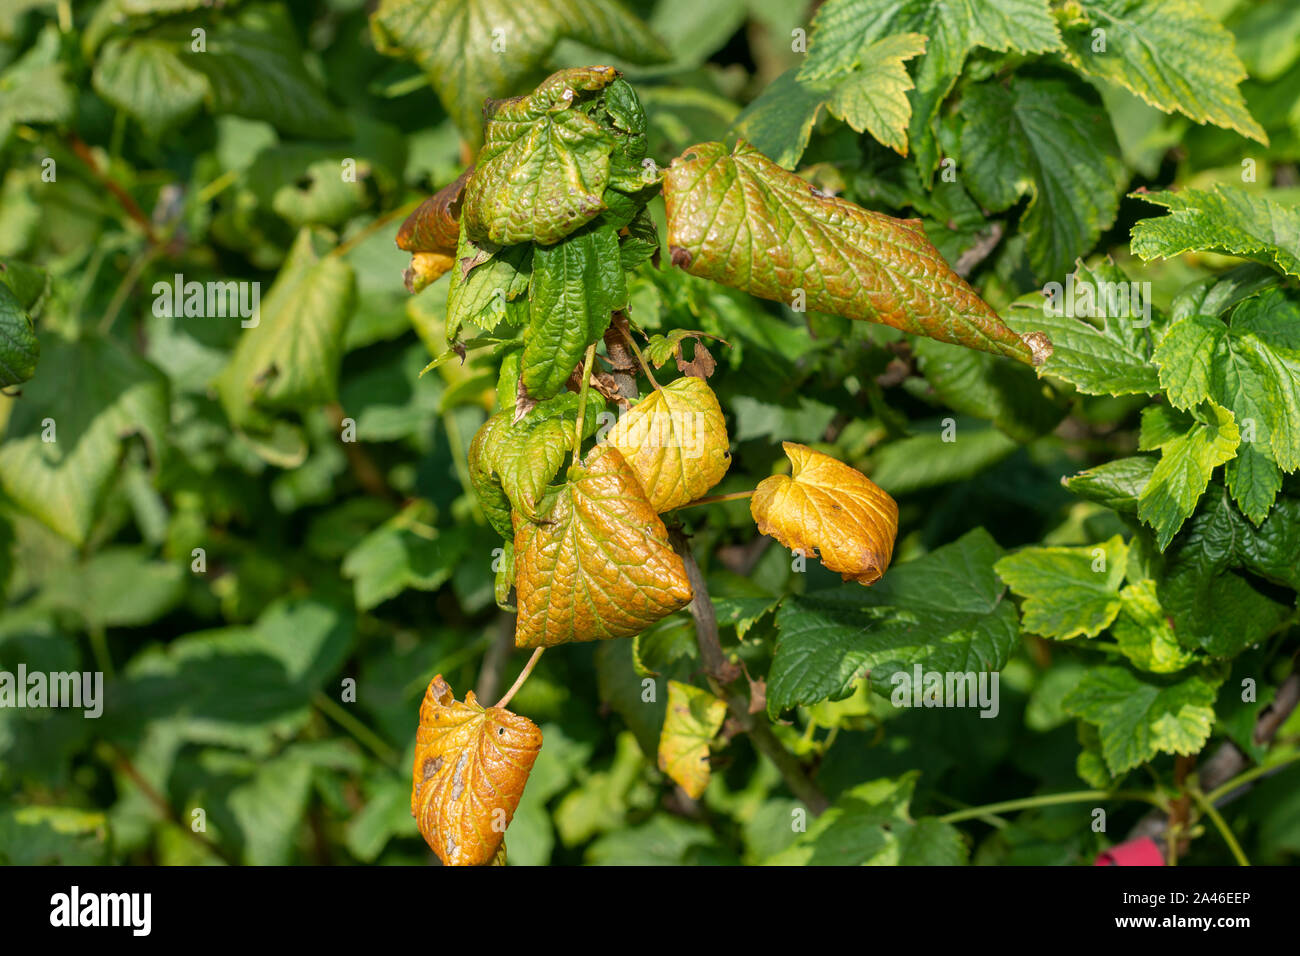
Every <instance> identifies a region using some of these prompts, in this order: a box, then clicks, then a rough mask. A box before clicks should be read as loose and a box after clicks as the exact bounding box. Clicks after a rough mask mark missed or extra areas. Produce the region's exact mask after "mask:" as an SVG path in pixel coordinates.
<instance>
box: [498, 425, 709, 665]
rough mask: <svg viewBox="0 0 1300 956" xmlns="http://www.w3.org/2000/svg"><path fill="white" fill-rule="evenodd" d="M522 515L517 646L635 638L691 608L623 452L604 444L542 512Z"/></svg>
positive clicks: (681, 572) (662, 531) (678, 564)
mask: <svg viewBox="0 0 1300 956" xmlns="http://www.w3.org/2000/svg"><path fill="white" fill-rule="evenodd" d="M538 510H539V513H540V515H541V523H539V524H534V523H533V522H531V521H528V520H527V519H526V518H522V517H520V516H519V515H515V519H514V520H515V588H516V591H517V592H518V600H519V619H518V622H517V624H516V630H515V644H516V645H517V646H519V647H549V646H551V645H554V644H565V643H568V642H570V641H592V640H604V639H607V638H613V637H630V636H631V635H633V634H636V633H637V632H639V631H642V630H644V629H645V628H647V627H648V626H650V625H651V624H653V623H654V622H655V621H657V620H659V619H660V618H662V617H665V616H667V615H668V614H671V613H672V612H673V611H676V610H677V609H678V608H682V607H685V606H686V605H687V604H688V603H689V602H690V600H691V593H692V592H691V586H690V582H689V581H688V580H687V578H686V568H685V566H684V565H683V564H682V559H681V558H680V557H678V555H677V554H676V552H674V551H673V549H672V546H671V545H670V544H669V543H668V531H667V529H666V528H665V527H664V523H663V521H661V520H660V519H659V515H657V514H656V513H655V510H654V507H653V506H652V505H651V504H650V502H649V501H648V500H647V499H646V497H645V493H644V492H643V491H642V490H641V484H640V482H639V481H638V480H637V477H636V474H635V473H634V472H633V471H632V469H631V468H629V467H628V465H627V462H625V461H624V460H623V456H622V455H621V454H619V452H618V449H616V448H614V447H613V446H612V445H606V444H602V445H598V446H597V447H596V448H594V449H593V450H592V451H591V453H590V454H589V455H588V456H587V458H586V460H585V461H584V462H583V463H582V464H581V465H576V466H574V467H573V468H571V469H570V472H569V479H568V481H567V482H566V483H565V484H564V485H563V486H562V487H561V488H559V489H556V490H553V491H551V492H550V493H549V494H548V496H547V500H545V501H544V502H543V504H542V506H541V507H540V508H539V509H538Z"/></svg>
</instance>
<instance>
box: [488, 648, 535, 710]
mask: <svg viewBox="0 0 1300 956" xmlns="http://www.w3.org/2000/svg"><path fill="white" fill-rule="evenodd" d="M544 650H546V648H544V647H539V648H538V649H537V650H535V651H533V656H532V657H530V658H528V663H527V664H525V665H524V669H523V670H521V671H520V672H519V676H518V677H516V678H515V682H514V683H513V684H511V685H510V689H509V690H508V691H506V693H505V696H504V697H502V698H501V699H500V700H499V701H497V702H496V706H497V707H504V706H505V705H506V704H508V703H510V701H511V699H512V698H513V697H514V696H515V694H517V693H519V688H521V687H523V686H524V681H526V680H528V675H529V674H531V673H532V672H533V668H534V667H536V666H537V661H538V659H539V658H540V657H541V656H542V651H544Z"/></svg>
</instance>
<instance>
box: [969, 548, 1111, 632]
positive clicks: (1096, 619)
mask: <svg viewBox="0 0 1300 956" xmlns="http://www.w3.org/2000/svg"><path fill="white" fill-rule="evenodd" d="M1127 561H1128V547H1127V546H1126V545H1125V544H1124V540H1123V539H1122V538H1121V537H1120V536H1119V535H1115V536H1114V537H1113V538H1111V539H1110V540H1109V541H1106V542H1104V543H1102V544H1099V545H1095V546H1090V547H1082V548H1025V549H1024V550H1022V551H1017V552H1016V553H1015V554H1010V555H1007V556H1006V557H1005V558H1003V559H1002V560H1000V561H999V562H998V563H997V564H996V565H994V568H993V569H994V570H995V571H997V573H998V576H999V577H1000V578H1002V580H1003V581H1005V582H1007V585H1008V586H1009V587H1010V588H1011V590H1012V591H1014V592H1015V593H1016V594H1018V595H1020V597H1021V598H1022V600H1023V604H1022V606H1021V625H1022V627H1023V628H1024V629H1025V630H1026V631H1028V632H1030V633H1031V634H1038V635H1040V636H1042V637H1050V638H1053V639H1055V640H1058V641H1063V640H1067V639H1069V638H1071V637H1079V636H1083V637H1096V636H1097V635H1098V634H1100V633H1101V632H1102V631H1103V630H1105V629H1106V628H1107V627H1109V626H1110V624H1111V622H1112V621H1114V620H1115V615H1116V614H1118V613H1119V610H1120V604H1121V602H1120V594H1119V588H1120V585H1121V584H1123V583H1124V568H1125V566H1126V562H1127Z"/></svg>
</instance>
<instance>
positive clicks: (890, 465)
mask: <svg viewBox="0 0 1300 956" xmlns="http://www.w3.org/2000/svg"><path fill="white" fill-rule="evenodd" d="M1018 447H1020V446H1019V445H1018V444H1017V443H1016V440H1015V439H1014V438H1009V437H1008V436H1007V435H1006V434H1005V433H1004V432H1002V431H999V430H998V429H996V428H990V427H989V426H987V425H984V424H983V423H980V422H971V421H970V420H969V419H956V420H955V429H954V431H953V433H952V436H951V439H950V440H948V439H945V430H938V431H934V432H930V433H927V434H920V435H913V436H910V437H908V438H903V439H900V440H899V441H896V442H891V443H889V444H888V445H885V446H884V447H883V448H881V449H880V451H879V452H878V453H877V454H876V467H875V470H874V471H872V473H871V480H872V481H874V482H875V483H876V484H878V485H880V487H881V488H884V489H885V490H886V491H888V492H889V493H890V494H891V495H905V494H908V493H909V492H913V491H918V490H920V489H922V488H932V487H934V486H936V485H943V484H947V483H948V482H953V481H964V480H966V479H968V478H973V477H974V476H975V475H978V474H979V473H980V472H982V471H984V470H985V469H987V468H991V467H992V466H993V465H996V464H997V463H998V462H1000V461H1002V460H1003V459H1004V458H1006V457H1007V456H1008V455H1010V454H1011V453H1012V452H1014V451H1015V450H1016V449H1017V448H1018Z"/></svg>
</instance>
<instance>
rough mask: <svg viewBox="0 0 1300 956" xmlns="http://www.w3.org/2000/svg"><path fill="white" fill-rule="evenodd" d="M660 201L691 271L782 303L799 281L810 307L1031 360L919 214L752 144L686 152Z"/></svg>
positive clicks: (671, 240) (673, 245) (681, 260)
mask: <svg viewBox="0 0 1300 956" xmlns="http://www.w3.org/2000/svg"><path fill="white" fill-rule="evenodd" d="M664 202H665V204H666V205H667V208H668V245H669V249H670V251H671V253H672V260H673V263H674V264H675V265H678V266H680V267H681V268H683V269H685V270H686V271H687V272H689V273H691V274H692V275H697V276H700V277H702V278H705V279H712V280H714V281H716V282H721V283H722V284H724V285H730V286H734V287H735V288H738V289H743V290H745V291H746V292H750V293H752V294H754V295H757V296H759V297H761V298H764V299H774V300H776V301H779V302H787V303H789V302H792V301H793V300H794V297H795V294H796V290H802V291H803V292H804V294H805V297H806V302H805V304H806V305H807V307H808V308H809V309H813V310H816V311H819V312H831V313H835V314H837V315H843V316H846V317H848V318H851V319H863V320H866V321H870V322H879V323H882V324H885V325H891V326H893V327H894V328H898V329H902V330H903V331H905V332H912V333H915V334H917V335H927V336H929V337H931V338H935V339H939V340H940V341H942V342H952V343H954V344H956V345H965V346H968V347H970V348H978V349H983V350H984V351H988V352H996V353H1000V354H1002V355H1008V356H1010V357H1012V358H1015V359H1018V360H1020V361H1022V362H1026V363H1029V364H1033V362H1034V360H1035V359H1034V353H1033V351H1032V350H1031V348H1030V346H1029V345H1027V344H1026V343H1025V342H1024V341H1022V340H1021V339H1020V337H1019V336H1017V335H1016V334H1015V333H1014V332H1012V331H1011V330H1010V329H1009V328H1007V327H1006V326H1005V325H1003V324H1002V320H1001V319H999V318H998V316H997V314H996V313H995V312H994V311H993V310H992V309H991V308H990V307H989V306H988V305H987V304H986V303H985V302H984V301H983V300H982V299H981V298H980V297H979V296H978V295H976V294H975V291H974V290H973V289H971V287H970V286H969V285H967V284H966V282H965V281H964V280H963V279H961V278H960V277H959V276H958V275H957V274H956V273H954V272H953V271H952V270H951V269H950V268H948V265H947V263H945V262H944V261H943V257H942V256H941V255H940V254H939V252H938V250H937V249H935V248H934V245H933V244H932V243H931V242H930V240H929V239H927V238H926V235H925V231H924V230H923V229H922V228H921V223H920V220H914V219H894V218H892V217H890V216H886V215H883V214H882V213H877V212H872V211H870V210H867V209H863V208H861V207H860V206H855V205H854V204H853V203H850V202H846V201H845V200H843V199H837V198H835V197H833V196H826V195H821V194H818V193H817V192H816V191H815V190H814V189H813V188H812V187H811V186H810V185H809V184H808V183H807V182H805V181H804V180H802V179H800V178H799V177H797V176H795V175H793V174H792V173H789V172H787V171H786V170H784V169H782V168H781V167H780V166H778V165H776V164H775V163H773V162H772V161H771V160H769V159H768V158H767V157H765V156H763V154H761V153H760V152H758V150H756V149H754V148H753V147H752V146H750V145H748V144H747V143H739V144H737V146H736V149H735V151H734V152H731V153H729V152H727V149H726V147H725V146H723V145H722V144H721V143H701V144H699V145H697V146H692V147H691V148H690V149H688V150H686V152H685V153H683V154H682V155H681V156H679V157H678V158H677V159H674V160H673V163H672V166H671V167H670V168H669V169H668V172H667V173H666V174H665V177H664ZM1039 360H1040V361H1041V358H1040V359H1039Z"/></svg>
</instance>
